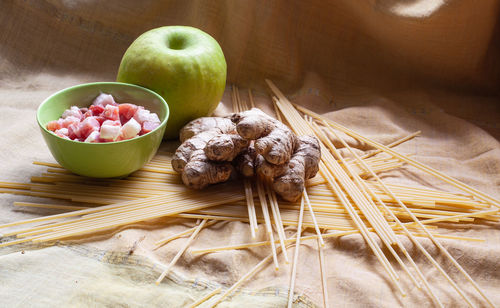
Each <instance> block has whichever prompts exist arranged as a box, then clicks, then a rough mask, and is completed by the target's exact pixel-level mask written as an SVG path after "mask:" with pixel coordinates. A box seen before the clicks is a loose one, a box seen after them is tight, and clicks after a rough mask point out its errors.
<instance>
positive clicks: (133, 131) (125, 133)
mask: <svg viewBox="0 0 500 308" xmlns="http://www.w3.org/2000/svg"><path fill="white" fill-rule="evenodd" d="M141 129H142V128H141V124H139V123H138V122H137V121H136V120H134V119H133V118H132V119H130V120H129V121H128V122H127V123H125V124H124V125H123V126H122V133H121V136H122V137H123V139H131V138H134V137H135V136H137V134H139V133H140V132H141Z"/></svg>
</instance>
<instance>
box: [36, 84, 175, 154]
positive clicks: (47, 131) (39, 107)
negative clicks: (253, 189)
mask: <svg viewBox="0 0 500 308" xmlns="http://www.w3.org/2000/svg"><path fill="white" fill-rule="evenodd" d="M94 85H96V86H99V85H118V86H125V87H130V88H135V89H137V90H141V91H144V92H148V93H150V94H153V95H154V96H156V97H157V98H158V99H159V100H160V102H161V103H162V104H163V105H164V107H165V111H166V112H165V118H164V119H163V121H161V123H160V125H159V126H158V127H157V128H155V129H153V130H152V131H150V132H149V133H146V134H144V135H142V136H138V137H134V138H132V139H127V140H120V141H111V142H102V143H95V142H83V141H75V140H71V139H66V138H62V137H59V136H58V135H56V134H54V133H53V132H52V131H49V130H48V129H47V128H46V127H45V126H44V125H42V123H40V109H41V108H42V106H43V105H45V104H47V103H48V101H49V100H50V99H51V98H53V97H54V96H56V95H59V94H60V93H63V92H66V91H71V90H74V89H78V88H84V87H88V86H94ZM169 117H170V108H169V106H168V104H167V102H166V101H165V99H164V98H163V97H162V96H161V95H160V94H158V93H156V92H154V91H152V90H150V89H148V88H145V87H141V86H138V85H135V84H132V83H126V82H118V81H98V82H88V83H82V84H77V85H74V86H70V87H67V88H64V89H61V90H59V91H57V92H55V93H52V94H51V95H50V96H49V97H47V98H46V99H44V100H43V102H42V103H41V104H40V105H39V106H38V108H37V111H36V121H37V123H38V126H40V128H41V129H42V130H43V131H44V132H45V133H47V134H49V135H52V136H54V137H56V138H59V139H60V140H63V141H66V142H73V143H76V144H86V145H89V146H106V145H108V146H109V145H113V144H119V143H126V142H133V141H136V140H138V139H141V138H142V137H146V136H148V135H150V134H152V133H155V132H156V131H157V130H159V129H161V128H162V127H163V126H165V125H166V123H167V121H168V119H169Z"/></svg>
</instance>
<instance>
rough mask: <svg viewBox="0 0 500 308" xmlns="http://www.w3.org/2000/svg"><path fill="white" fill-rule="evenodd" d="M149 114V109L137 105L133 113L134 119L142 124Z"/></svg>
mask: <svg viewBox="0 0 500 308" xmlns="http://www.w3.org/2000/svg"><path fill="white" fill-rule="evenodd" d="M149 114H150V112H149V110H147V109H144V107H139V108H137V111H136V112H135V114H134V120H136V121H137V122H139V123H140V124H142V123H144V122H145V121H147V120H148V119H149Z"/></svg>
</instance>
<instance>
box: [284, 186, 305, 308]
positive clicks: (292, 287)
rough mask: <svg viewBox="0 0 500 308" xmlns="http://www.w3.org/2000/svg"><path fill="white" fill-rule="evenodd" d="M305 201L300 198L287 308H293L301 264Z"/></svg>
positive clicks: (303, 197)
mask: <svg viewBox="0 0 500 308" xmlns="http://www.w3.org/2000/svg"><path fill="white" fill-rule="evenodd" d="M304 199H305V195H302V198H300V209H299V224H298V225H297V236H296V239H295V250H294V253H293V261H292V273H291V274H290V284H289V287H288V304H287V307H288V308H291V307H292V304H293V293H294V290H295V277H296V275H297V264H298V263H299V250H300V235H301V233H302V219H303V217H304Z"/></svg>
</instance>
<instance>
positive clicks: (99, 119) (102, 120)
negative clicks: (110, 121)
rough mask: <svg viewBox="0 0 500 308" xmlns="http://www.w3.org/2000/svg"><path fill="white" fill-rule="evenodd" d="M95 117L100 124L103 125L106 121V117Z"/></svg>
mask: <svg viewBox="0 0 500 308" xmlns="http://www.w3.org/2000/svg"><path fill="white" fill-rule="evenodd" d="M94 118H95V119H96V120H97V121H98V122H99V124H100V125H102V123H104V121H106V118H105V117H101V116H97V117H94Z"/></svg>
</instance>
